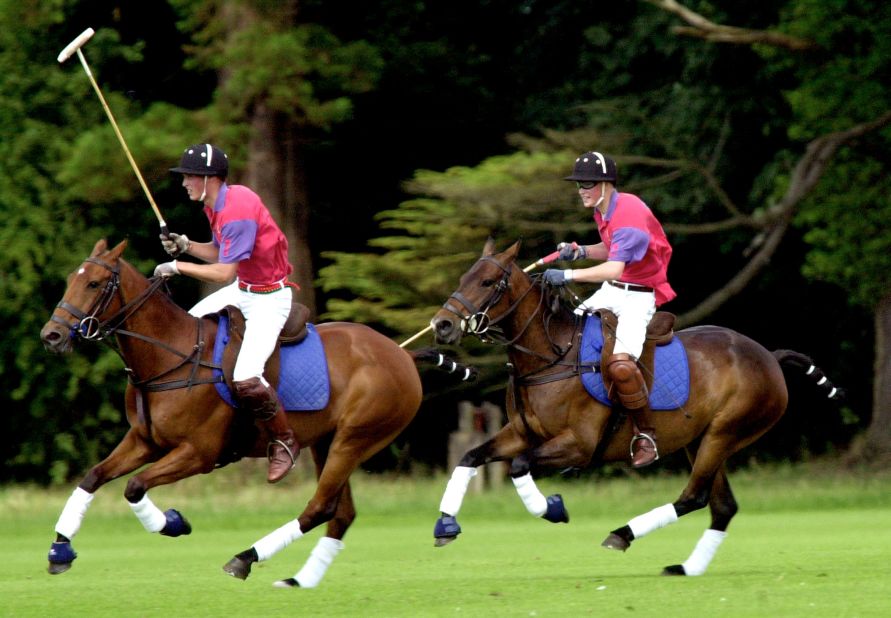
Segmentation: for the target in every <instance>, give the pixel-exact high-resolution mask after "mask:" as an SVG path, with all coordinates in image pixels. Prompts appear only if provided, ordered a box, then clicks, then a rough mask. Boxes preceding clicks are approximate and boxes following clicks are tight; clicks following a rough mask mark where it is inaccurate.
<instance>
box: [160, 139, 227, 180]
mask: <svg viewBox="0 0 891 618" xmlns="http://www.w3.org/2000/svg"><path fill="white" fill-rule="evenodd" d="M170 171H171V172H176V173H178V174H193V175H195V176H219V177H220V178H226V176H228V175H229V157H227V156H226V153H225V152H223V151H222V150H220V149H219V148H217V147H216V146H213V145H212V144H195V145H194V146H189V147H188V148H186V149H185V151H184V152H183V156H182V158H181V159H180V160H179V167H171V168H170Z"/></svg>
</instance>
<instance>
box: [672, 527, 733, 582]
mask: <svg viewBox="0 0 891 618" xmlns="http://www.w3.org/2000/svg"><path fill="white" fill-rule="evenodd" d="M726 536H727V533H726V532H722V531H720V530H711V529H709V530H706V531H705V532H703V533H702V538H700V539H699V542H698V543H696V547H695V548H694V549H693V553H692V554H690V557H689V558H687V561H686V562H684V564H683V565H682V566H683V567H684V573H686V574H687V575H702V574H703V573H705V570H706V569H707V568H708V565H709V564H710V563H711V561H712V558H714V557H715V552H717V551H718V547H720V546H721V543H722V542H723V541H724V537H726Z"/></svg>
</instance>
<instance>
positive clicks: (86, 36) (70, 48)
mask: <svg viewBox="0 0 891 618" xmlns="http://www.w3.org/2000/svg"><path fill="white" fill-rule="evenodd" d="M94 34H96V32H95V31H94V30H93V29H92V28H87V29H86V30H84V31H83V32H81V33H80V35H78V37H77V38H76V39H74V40H73V41H71V42H70V43H69V44H68V45H67V46H66V47H65V49H63V50H62V53H60V54H59V57H58V58H56V60H58V61H59V64H61V63H63V62H65V61H66V60H68V59H69V58H70V57H71V56H73V55H74V54H75V53H76V54H77V57H78V58H79V59H80V63H81V64H82V65H83V67H84V71H86V73H87V77H88V78H89V79H90V83H91V84H92V85H93V90H95V91H96V96H98V97H99V101H101V102H102V109H104V110H105V115H106V116H108V119H109V120H110V121H111V126H112V128H114V133H115V135H117V136H118V141H119V142H120V143H121V147H122V148H123V149H124V154H126V155H127V160H128V161H129V162H130V167H132V168H133V172H134V173H135V174H136V178H137V179H138V180H139V184H140V185H141V186H142V190H143V191H144V192H145V196H146V197H147V198H148V201H149V204H151V206H152V210H154V211H155V216H156V217H158V223H160V224H161V234H162V235H163V236H167V235H168V233H169V232H168V230H167V224H166V223H165V222H164V217H162V216H161V211H160V210H158V205H157V204H155V200H154V198H153V197H152V194H151V191H149V188H148V185H147V184H145V179H143V177H142V174H141V173H140V171H139V167H138V166H137V165H136V161H135V160H134V159H133V155H132V154H130V149H129V148H127V142H125V141H124V136H123V135H121V130H120V129H119V128H118V123H117V122H115V119H114V116H113V115H112V113H111V109H109V107H108V103H106V102H105V97H104V96H102V91H101V90H99V84H97V83H96V80H95V79H94V78H93V73H92V71H90V67H89V65H88V64H87V59H86V58H85V57H84V54H83V52H82V51H81V50H80V48H81V47H83V45H84V44H85V43H86V42H87V41H89V40H90V39H91V38H92V36H93V35H94Z"/></svg>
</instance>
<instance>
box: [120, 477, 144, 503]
mask: <svg viewBox="0 0 891 618" xmlns="http://www.w3.org/2000/svg"><path fill="white" fill-rule="evenodd" d="M147 491H148V488H147V487H146V486H145V483H144V482H143V481H142V479H140V478H139V477H138V476H134V477H131V478H130V480H129V481H127V487H126V488H125V489H124V497H125V498H126V499H127V502H129V503H131V504H136V503H137V502H139V501H140V500H142V498H143V497H144V496H145V492H147Z"/></svg>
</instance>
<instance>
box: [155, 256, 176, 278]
mask: <svg viewBox="0 0 891 618" xmlns="http://www.w3.org/2000/svg"><path fill="white" fill-rule="evenodd" d="M178 274H179V268H177V267H176V260H173V261H172V262H164V263H163V264H158V265H157V266H155V276H156V277H172V276H173V275H178Z"/></svg>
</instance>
